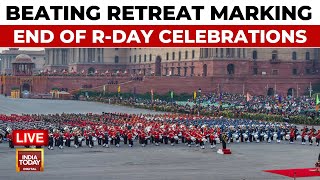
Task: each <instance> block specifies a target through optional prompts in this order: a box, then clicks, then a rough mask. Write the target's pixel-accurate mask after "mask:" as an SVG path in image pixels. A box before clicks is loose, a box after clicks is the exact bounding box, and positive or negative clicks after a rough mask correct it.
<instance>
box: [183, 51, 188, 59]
mask: <svg viewBox="0 0 320 180" xmlns="http://www.w3.org/2000/svg"><path fill="white" fill-rule="evenodd" d="M184 58H185V59H188V51H186V52H185V55H184Z"/></svg>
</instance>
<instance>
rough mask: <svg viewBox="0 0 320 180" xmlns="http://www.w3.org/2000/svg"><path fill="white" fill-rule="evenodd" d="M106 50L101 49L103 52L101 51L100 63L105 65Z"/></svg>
mask: <svg viewBox="0 0 320 180" xmlns="http://www.w3.org/2000/svg"><path fill="white" fill-rule="evenodd" d="M103 56H104V48H101V50H100V62H101V63H104V57H103Z"/></svg>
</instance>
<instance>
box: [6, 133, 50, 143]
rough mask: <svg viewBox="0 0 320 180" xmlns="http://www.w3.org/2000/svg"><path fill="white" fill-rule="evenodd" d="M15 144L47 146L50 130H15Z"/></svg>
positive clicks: (13, 134)
mask: <svg viewBox="0 0 320 180" xmlns="http://www.w3.org/2000/svg"><path fill="white" fill-rule="evenodd" d="M12 139H13V145H14V146H47V145H48V140H49V137H48V130H35V129H34V130H13V131H12Z"/></svg>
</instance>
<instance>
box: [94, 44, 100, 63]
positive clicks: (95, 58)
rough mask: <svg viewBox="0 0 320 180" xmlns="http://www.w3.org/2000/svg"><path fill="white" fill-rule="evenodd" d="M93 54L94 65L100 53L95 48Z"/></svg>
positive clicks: (98, 49)
mask: <svg viewBox="0 0 320 180" xmlns="http://www.w3.org/2000/svg"><path fill="white" fill-rule="evenodd" d="M98 51H99V52H98ZM94 52H95V54H94V62H95V63H99V62H98V56H99V53H100V48H96V49H95V51H94Z"/></svg>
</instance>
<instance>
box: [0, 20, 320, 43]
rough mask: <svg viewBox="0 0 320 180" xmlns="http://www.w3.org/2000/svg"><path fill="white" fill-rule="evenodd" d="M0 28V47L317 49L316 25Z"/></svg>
mask: <svg viewBox="0 0 320 180" xmlns="http://www.w3.org/2000/svg"><path fill="white" fill-rule="evenodd" d="M0 29H1V34H3V36H2V38H1V39H0V47H320V34H319V32H320V25H314V26H306V25H305V26H296V25H273V26H271V25H249V26H238V25H234V26H230V25H224V26H215V25H211V26H205V25H192V26H191V25H190V26H187V25H184V26H170V25H157V26H142V25H137V26H132V25H128V26H112V25H105V26H88V25H79V26H75V25H70V26H66V25H53V26H44V25H31V26H24V25H23V26H22V25H21V26H20V25H19V26H10V25H2V26H0Z"/></svg>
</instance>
